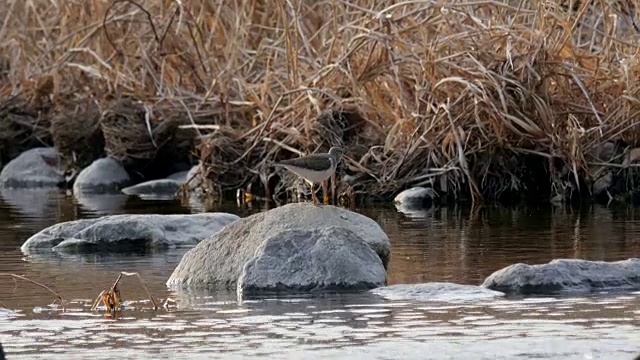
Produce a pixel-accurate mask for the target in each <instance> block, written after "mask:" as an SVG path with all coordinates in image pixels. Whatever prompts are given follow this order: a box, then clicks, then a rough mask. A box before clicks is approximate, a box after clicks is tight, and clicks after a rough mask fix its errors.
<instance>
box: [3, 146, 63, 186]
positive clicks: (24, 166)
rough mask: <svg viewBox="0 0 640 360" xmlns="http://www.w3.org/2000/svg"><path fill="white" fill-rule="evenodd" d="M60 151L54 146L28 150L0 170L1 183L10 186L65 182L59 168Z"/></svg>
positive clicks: (49, 184)
mask: <svg viewBox="0 0 640 360" xmlns="http://www.w3.org/2000/svg"><path fill="white" fill-rule="evenodd" d="M58 156H59V155H58V151H57V150H56V149H55V148H52V147H42V148H35V149H31V150H27V151H25V152H23V153H22V154H20V155H19V156H18V157H16V158H15V159H13V160H11V161H10V162H9V163H8V164H7V165H6V166H5V167H4V168H3V169H2V172H0V184H1V185H2V186H3V187H9V188H37V187H57V186H60V185H62V184H64V182H65V179H64V174H63V172H62V171H61V170H60V169H59V168H58V162H59V160H58V159H59V157H58Z"/></svg>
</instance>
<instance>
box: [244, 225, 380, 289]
mask: <svg viewBox="0 0 640 360" xmlns="http://www.w3.org/2000/svg"><path fill="white" fill-rule="evenodd" d="M385 279H386V271H385V269H384V266H382V260H380V257H379V256H378V255H377V254H376V253H375V252H374V251H373V249H371V247H370V246H369V245H367V243H366V242H365V241H364V240H362V239H361V238H360V237H359V236H358V235H357V234H355V233H354V232H353V231H351V230H349V229H346V228H340V227H335V226H331V227H328V228H326V229H314V230H308V229H305V230H302V229H298V230H284V231H281V232H279V233H277V234H274V235H273V236H271V237H269V238H268V239H266V240H265V241H264V242H263V243H262V244H261V245H260V247H259V248H258V249H257V250H256V251H255V254H254V257H253V258H251V259H250V260H249V261H247V262H246V263H245V264H244V267H243V269H242V274H241V275H240V278H239V280H238V286H237V289H238V291H240V292H242V293H244V294H247V293H255V292H262V291H278V290H284V291H287V290H294V291H301V290H302V291H311V290H314V289H323V290H330V289H336V290H340V289H351V290H361V289H371V288H375V287H378V286H384V284H385Z"/></svg>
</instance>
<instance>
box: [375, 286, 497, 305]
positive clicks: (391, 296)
mask: <svg viewBox="0 0 640 360" xmlns="http://www.w3.org/2000/svg"><path fill="white" fill-rule="evenodd" d="M371 292H372V293H373V294H376V295H378V296H381V297H383V298H385V299H388V300H413V301H443V302H465V301H477V300H488V299H494V298H498V297H503V296H504V295H505V294H504V293H502V292H499V291H494V290H490V289H486V288H483V287H480V286H476V285H461V284H454V283H447V282H430V283H423V284H398V285H391V286H385V287H380V288H377V289H373V290H371Z"/></svg>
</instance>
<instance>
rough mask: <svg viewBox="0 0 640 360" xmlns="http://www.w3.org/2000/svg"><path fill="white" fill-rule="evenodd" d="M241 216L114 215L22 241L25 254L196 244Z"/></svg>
mask: <svg viewBox="0 0 640 360" xmlns="http://www.w3.org/2000/svg"><path fill="white" fill-rule="evenodd" d="M237 219H239V217H238V216H237V215H233V214H226V213H202V214H185V215H156V214H152V215H145V214H134V215H110V216H104V217H101V218H97V219H81V220H74V221H68V222H64V223H60V224H56V225H52V226H50V227H48V228H46V229H44V230H42V231H40V232H39V233H37V234H35V235H33V236H32V237H30V238H29V239H27V241H25V242H24V244H22V247H21V250H22V252H23V253H25V254H29V253H32V252H39V251H42V250H53V251H58V252H64V253H74V252H80V253H87V252H98V253H105V252H106V253H108V252H135V251H146V250H150V249H166V248H170V247H175V246H184V245H195V244H197V243H198V242H200V241H201V240H202V239H204V238H206V237H209V236H211V235H213V234H215V233H216V232H217V231H220V229H222V228H223V227H224V226H225V225H227V224H229V223H232V222H234V221H236V220H237Z"/></svg>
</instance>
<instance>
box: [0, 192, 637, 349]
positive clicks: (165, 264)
mask: <svg viewBox="0 0 640 360" xmlns="http://www.w3.org/2000/svg"><path fill="white" fill-rule="evenodd" d="M40 195H42V194H40ZM103 200H104V199H103ZM82 203H84V204H89V205H90V207H92V208H93V209H94V210H87V206H86V205H85V206H83V205H79V204H76V202H75V201H74V200H72V199H71V198H69V197H66V196H64V195H62V194H59V195H55V196H51V197H49V198H48V199H47V198H46V197H45V196H36V195H34V194H7V193H5V194H3V200H1V202H0V273H17V274H20V275H23V276H26V277H28V278H29V279H32V280H36V281H38V282H41V283H43V284H46V285H48V286H50V287H51V288H53V289H54V290H55V291H57V292H58V293H59V294H60V295H61V296H63V297H64V298H65V299H66V300H67V301H69V304H67V307H66V309H65V310H64V311H63V310H62V309H61V308H60V307H58V306H57V305H55V304H54V300H55V299H54V298H53V297H52V295H51V294H49V293H47V292H46V291H44V290H43V289H41V288H39V287H36V286H34V285H32V284H30V283H28V282H24V281H18V282H14V281H13V279H12V278H9V277H5V276H0V342H1V343H2V344H3V346H4V348H5V351H6V352H7V359H9V360H11V359H44V358H60V359H86V358H88V359H116V358H119V359H129V358H134V359H137V358H148V359H167V358H170V359H172V358H176V359H214V358H223V359H236V358H243V359H244V358H267V357H270V358H275V359H324V358H331V359H629V360H631V359H633V357H634V356H635V355H637V354H640V292H635V293H628V292H627V293H611V294H607V293H599V294H591V295H589V296H573V297H530V298H517V299H514V298H505V299H499V300H495V299H494V300H477V301H455V300H453V299H452V300H450V301H447V299H440V300H439V301H431V302H425V301H422V302H419V301H390V300H384V299H382V298H380V297H378V296H375V295H373V294H369V293H359V294H358V293H354V294H341V295H330V294H327V295H322V296H316V297H305V296H291V297H277V298H266V299H259V300H251V301H239V300H238V299H237V298H236V295H235V293H216V294H207V295H202V294H189V293H173V292H171V291H169V290H168V289H167V287H166V286H165V281H166V279H167V277H168V276H169V275H170V274H171V272H172V270H173V268H174V267H175V266H176V264H177V263H178V262H179V261H180V258H181V256H182V254H183V253H184V251H186V250H172V251H169V252H163V253H157V254H154V255H147V256H118V257H114V256H65V257H61V256H56V257H28V258H27V257H24V256H23V255H22V253H21V252H20V249H19V247H20V245H21V244H22V242H23V241H24V240H26V239H27V238H28V237H29V236H30V235H32V234H33V233H35V232H37V231H38V230H40V229H42V228H44V227H46V226H48V225H51V224H54V223H56V222H60V221H66V220H72V219H76V218H81V217H93V216H97V215H98V214H99V213H100V212H99V211H98V212H96V210H99V209H102V210H103V212H106V213H134V212H135V213H176V212H180V213H188V212H194V211H197V210H190V209H188V208H183V207H180V206H179V205H178V204H177V203H175V202H170V201H169V202H168V201H165V202H159V201H155V202H151V201H146V202H145V201H141V200H137V201H134V200H132V199H129V200H126V201H125V199H124V198H122V197H115V198H111V199H106V200H104V201H97V200H96V199H89V200H87V199H83V200H82ZM221 211H226V212H234V213H238V214H240V215H242V216H244V215H246V214H247V211H246V210H241V209H239V208H237V207H235V206H226V207H223V208H221ZM359 211H361V212H362V213H364V214H366V215H368V216H370V217H372V218H373V219H375V220H376V221H378V222H379V223H380V224H381V226H382V227H383V228H384V230H385V231H386V232H387V233H388V234H389V237H390V240H391V244H392V257H391V262H390V263H389V273H388V280H389V284H401V283H420V282H430V281H441V282H455V283H461V284H479V283H481V282H482V281H483V280H484V278H485V277H486V276H488V275H489V274H491V273H492V272H493V271H495V270H497V269H500V268H502V267H504V266H507V265H510V264H512V263H515V262H527V263H542V262H547V261H549V260H551V259H554V258H583V259H590V260H620V259H627V258H630V257H640V209H633V208H614V209H606V208H602V207H595V208H591V209H588V210H584V211H576V210H564V209H557V208H552V207H551V206H539V207H535V208H534V207H528V208H517V209H505V208H489V209H484V210H482V211H480V212H478V213H475V214H471V213H469V211H467V210H461V209H451V208H449V209H439V210H436V211H433V212H426V213H423V214H417V215H416V214H414V215H411V216H409V215H406V214H402V213H399V212H397V211H395V209H366V210H359ZM120 271H131V272H139V273H140V274H141V275H142V277H143V279H144V281H145V283H146V284H147V286H148V288H149V290H150V292H151V294H152V295H153V297H154V298H155V299H156V300H158V301H159V302H160V303H163V302H164V301H165V300H166V299H167V298H171V299H172V300H174V301H176V302H175V303H174V302H170V303H169V304H168V307H166V308H162V307H161V308H160V309H159V310H157V311H153V310H152V309H151V306H150V302H149V301H148V300H147V296H146V293H145V292H144V291H143V290H142V288H141V287H140V286H139V285H138V284H139V282H138V280H137V279H136V278H125V279H124V281H123V282H122V284H121V287H120V288H121V292H122V296H123V298H124V299H125V300H126V308H125V310H124V311H123V312H122V313H121V314H120V316H119V317H118V318H117V319H110V318H107V317H105V315H104V312H103V311H102V310H99V311H95V312H91V311H90V307H91V305H92V302H93V300H94V298H95V297H96V296H97V295H98V294H99V293H100V291H102V290H103V289H108V288H109V287H110V286H111V285H112V284H113V281H114V280H115V278H116V277H117V275H118V274H119V272H120ZM176 304H177V305H176Z"/></svg>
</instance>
